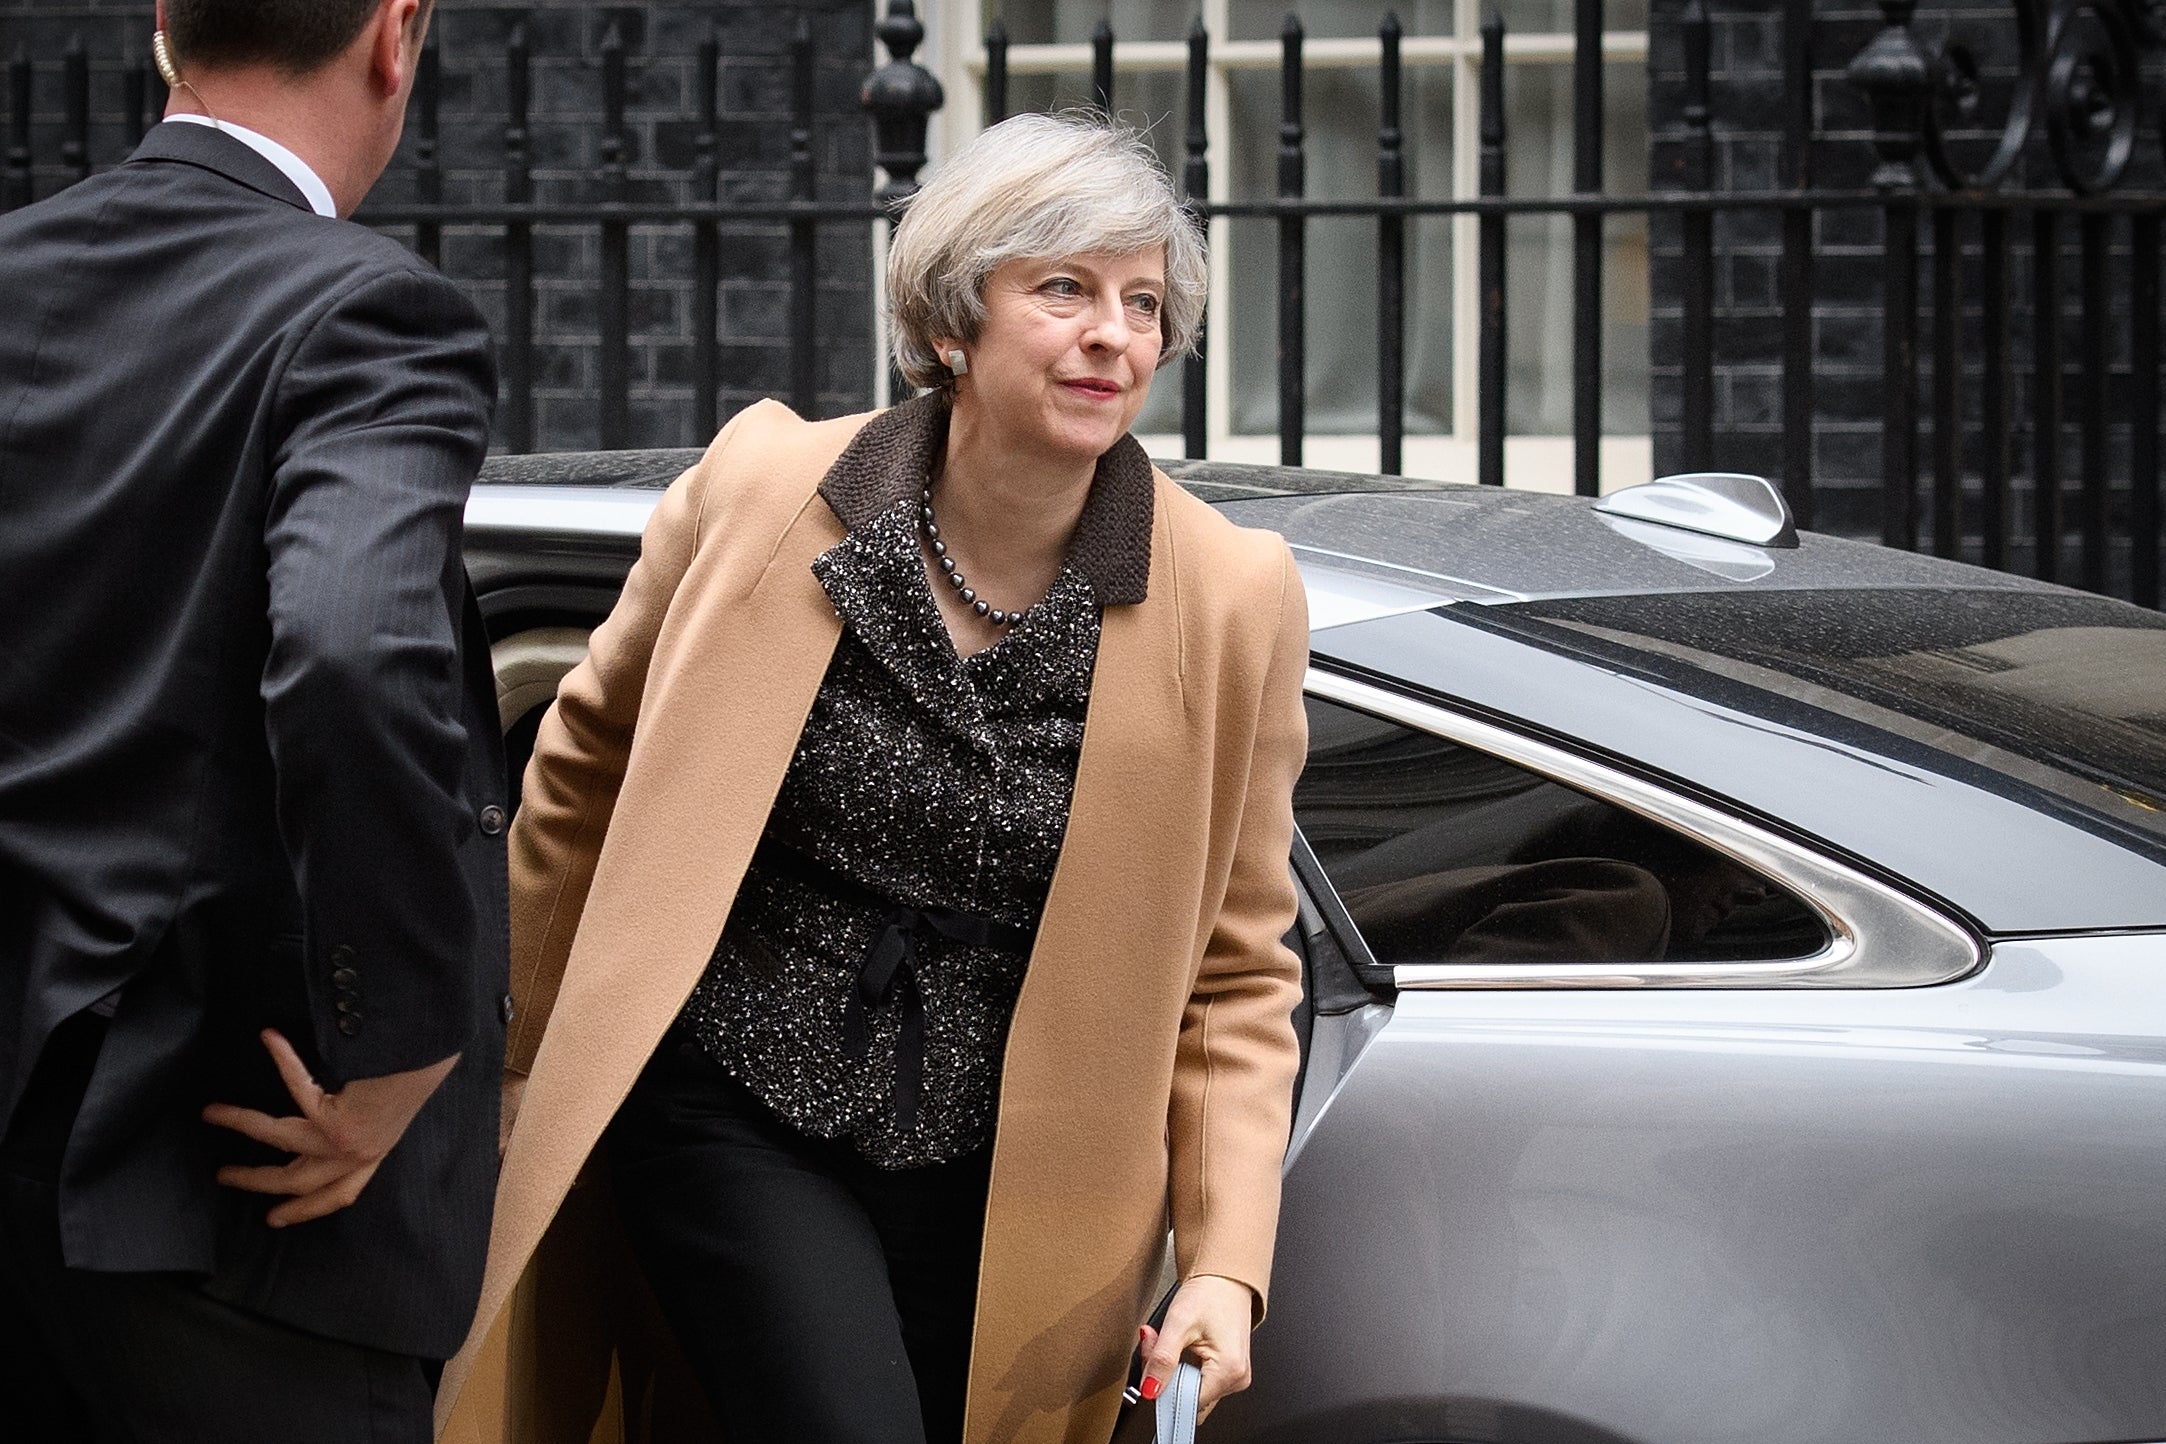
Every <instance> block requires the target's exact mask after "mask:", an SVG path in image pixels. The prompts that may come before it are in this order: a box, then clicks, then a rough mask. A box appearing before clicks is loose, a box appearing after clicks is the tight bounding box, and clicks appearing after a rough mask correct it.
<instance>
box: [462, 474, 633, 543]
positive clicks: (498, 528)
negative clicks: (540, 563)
mask: <svg viewBox="0 0 2166 1444" xmlns="http://www.w3.org/2000/svg"><path fill="white" fill-rule="evenodd" d="M661 500H662V493H661V492H659V491H650V490H646V489H644V488H634V487H613V486H530V485H525V484H516V483H505V482H481V483H477V484H476V485H475V487H474V489H473V491H472V493H471V494H470V495H469V496H468V497H467V500H466V529H467V531H468V532H469V533H472V534H474V535H475V536H477V537H479V536H482V535H486V534H488V533H491V532H495V533H504V534H515V535H520V536H529V537H532V536H542V537H569V538H591V537H615V538H619V539H628V540H632V541H637V540H638V539H639V537H640V534H641V533H642V532H644V531H645V530H646V529H647V518H648V517H649V516H651V515H653V513H654V508H655V506H656V505H657V504H658V503H659V502H660V501H661Z"/></svg>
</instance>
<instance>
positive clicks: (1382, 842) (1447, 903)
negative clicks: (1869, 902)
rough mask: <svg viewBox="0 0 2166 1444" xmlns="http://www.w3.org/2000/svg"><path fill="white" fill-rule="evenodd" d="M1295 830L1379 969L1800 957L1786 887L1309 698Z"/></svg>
mask: <svg viewBox="0 0 2166 1444" xmlns="http://www.w3.org/2000/svg"><path fill="white" fill-rule="evenodd" d="M1308 708H1309V736H1310V747H1309V761H1308V768H1307V770H1306V772H1305V773H1304V774H1303V776H1302V779H1301V783H1300V786H1299V787H1298V788H1297V789H1296V791H1295V794H1294V809H1295V814H1296V817H1297V819H1298V821H1299V823H1300V825H1301V829H1302V832H1303V834H1304V835H1305V836H1306V837H1307V838H1308V840H1309V843H1310V845H1311V846H1312V847H1313V848H1314V849H1315V852H1316V856H1317V860H1318V862H1319V863H1320V864H1321V865H1322V867H1323V869H1324V872H1325V875H1326V876H1327V877H1328V878H1329V879H1330V881H1331V884H1332V886H1333V888H1334V889H1335V890H1336V891H1337V892H1338V894H1339V898H1340V900H1341V901H1342V902H1343V903H1344V904H1345V905H1346V909H1347V913H1348V915H1349V916H1350V917H1351V918H1352V919H1353V921H1354V924H1355V926H1356V927H1357V928H1359V929H1360V930H1361V934H1362V937H1363V939H1364V940H1365V941H1366V942H1367V943H1368V944H1369V949H1370V951H1371V952H1372V953H1373V954H1374V955H1375V957H1376V959H1377V961H1378V962H1380V963H1383V964H1386V965H1388V966H1397V965H1401V964H1424V963H1608V962H1614V963H1645V962H1662V961H1701V960H1716V959H1740V960H1745V959H1749V960H1762V959H1772V958H1789V957H1805V956H1809V955H1810V954H1812V953H1815V952H1817V951H1819V950H1820V949H1821V948H1822V947H1824V946H1825V945H1826V943H1827V941H1828V938H1827V933H1826V930H1825V928H1824V926H1823V925H1822V924H1821V922H1820V921H1819V919H1818V917H1817V916H1816V915H1815V914H1814V913H1813V912H1812V910H1811V909H1809V908H1808V907H1806V906H1805V904H1804V903H1803V902H1801V901H1800V900H1799V899H1798V898H1797V897H1796V896H1795V895H1794V894H1792V893H1790V892H1789V891H1787V890H1786V889H1784V888H1783V887H1781V886H1780V885H1779V884H1777V883H1776V882H1774V881H1773V880H1771V879H1769V878H1766V877H1764V876H1762V875H1760V874H1759V873H1757V872H1755V871H1754V870H1752V869H1750V868H1747V867H1745V866H1743V865H1742V864H1740V863H1738V862H1736V861H1735V860H1733V859H1731V858H1729V857H1727V856H1725V855H1723V854H1721V853H1719V852H1716V851H1715V850H1714V849H1712V848H1709V847H1706V846H1704V845H1703V844H1701V843H1699V842H1697V841H1696V840H1694V839H1692V838H1689V837H1685V836H1683V835H1681V834H1679V833H1676V832H1674V831H1672V830H1670V829H1669V828H1667V827H1664V826H1662V825H1660V824H1657V823H1653V822H1650V821H1648V820H1647V819H1645V818H1642V817H1640V816H1638V815H1637V814H1635V813H1631V812H1627V811H1625V810H1624V809H1622V808H1619V807H1615V806H1612V805H1610V804H1609V803H1606V802H1604V801H1602V800H1601V799H1599V798H1595V797H1591V796H1588V795H1587V794H1585V793H1582V792H1579V791H1577V790H1575V789H1573V788H1570V787H1566V786H1564V785H1562V784H1561V783H1557V782H1552V781H1550V780H1549V779H1547V778H1545V777H1541V776H1539V775H1537V774H1534V773H1531V772H1528V771H1526V770H1525V769H1524V768H1521V767H1519V766H1517V765H1515V764H1513V763H1510V762H1506V761H1504V760H1502V759H1500V758H1497V757H1493V756H1490V755H1489V754H1487V753H1484V752H1480V751H1477V750H1475V749H1473V748H1469V747H1463V746H1460V745H1459V744H1457V743H1454V742H1450V741H1447V740H1445V739H1443V738H1440V737H1436V736H1433V735H1430V734H1428V733H1424V732H1418V731H1415V730H1414V729H1412V728H1408V727H1405V726H1402V725H1400V724H1398V723H1395V722H1388V721H1384V720H1382V719H1380V718H1376V717H1372V716H1369V715H1368V714H1366V713H1363V712H1358V711H1355V710H1353V709H1352V708H1348V707H1343V706H1340V705H1338V704H1336V703H1332V702H1326V701H1322V700H1320V699H1316V698H1310V699H1309V701H1308Z"/></svg>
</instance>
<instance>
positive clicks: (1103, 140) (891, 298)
mask: <svg viewBox="0 0 2166 1444" xmlns="http://www.w3.org/2000/svg"><path fill="white" fill-rule="evenodd" d="M1153 247H1157V248H1159V249H1161V250H1163V252H1164V253H1165V258H1166V297H1165V305H1164V308H1163V310H1162V311H1161V312H1160V319H1159V328H1160V336H1161V338H1162V341H1161V349H1160V351H1159V353H1158V364H1159V365H1161V366H1163V365H1165V364H1166V363H1167V362H1168V361H1171V360H1172V359H1173V358H1175V357H1176V356H1185V355H1187V354H1188V353H1189V352H1190V351H1191V350H1192V349H1193V348H1194V346H1195V344H1196V328H1197V325H1198V324H1199V323H1200V322H1201V320H1202V319H1203V300H1204V292H1205V288H1206V286H1207V284H1208V279H1209V270H1208V266H1207V263H1206V261H1205V258H1204V246H1203V238H1202V237H1201V236H1200V235H1199V234H1198V233H1197V229H1196V225H1195V222H1194V221H1193V220H1191V219H1190V217H1189V214H1188V212H1187V211H1185V210H1184V209H1182V207H1181V203H1180V200H1179V199H1178V198H1177V197H1176V196H1175V195H1174V193H1173V183H1172V181H1170V180H1169V179H1168V178H1167V176H1166V169H1165V167H1164V166H1163V165H1161V164H1159V160H1158V157H1157V155H1156V154H1154V153H1153V152H1152V150H1151V148H1150V145H1149V144H1148V143H1147V142H1146V141H1145V140H1144V139H1143V137H1142V136H1141V135H1139V134H1137V133H1136V132H1135V131H1133V130H1130V129H1129V128H1128V127H1126V126H1123V125H1117V124H1113V123H1110V122H1108V121H1106V120H1105V119H1103V118H1102V117H1100V116H1099V115H1097V114H1096V113H1095V112H1091V111H1083V112H1078V113H1074V114H1066V115H1016V116H1011V117H1009V118H1008V119H1006V120H1004V121H1002V122H1000V124H998V125H996V126H993V127H991V128H990V129H988V130H985V131H982V132H980V133H979V134H978V135H977V136H976V137H975V138H974V139H972V140H971V141H970V142H969V143H968V144H967V145H965V146H964V147H963V148H962V149H961V150H958V151H956V152H955V154H953V155H951V156H949V157H948V158H947V161H946V163H945V164H943V165H942V166H941V167H940V170H939V173H938V174H936V175H935V176H934V177H933V178H932V180H931V181H930V182H928V183H927V184H926V186H925V188H924V189H923V190H921V191H919V192H918V193H917V195H916V196H914V197H913V198H912V199H911V201H910V204H909V209H908V210H907V211H906V212H905V213H904V215H903V218H902V221H901V222H900V224H898V225H897V226H896V227H895V238H894V240H893V242H892V243H891V244H890V245H889V246H888V253H887V286H888V306H889V309H890V311H891V313H892V315H893V318H894V333H895V364H896V367H897V368H898V369H899V370H900V371H901V372H902V374H903V379H904V380H906V381H908V382H909V383H910V384H911V385H913V386H940V385H945V384H946V383H947V382H948V381H949V380H951V379H952V378H951V377H950V376H949V373H948V368H947V364H946V362H945V361H944V360H943V359H942V358H941V357H940V356H939V355H938V354H937V352H936V349H935V347H934V344H933V341H934V338H935V337H937V336H955V337H959V338H961V339H962V340H964V341H975V340H977V338H978V332H979V330H980V328H982V327H983V326H984V324H985V281H986V278H987V277H988V276H990V275H992V273H993V272H994V270H996V269H997V268H998V267H1000V266H1001V265H1002V264H1004V263H1005V262H1008V261H1021V260H1049V259H1055V258H1058V257H1061V256H1075V255H1082V254H1084V253H1086V252H1091V251H1103V252H1108V253H1111V254H1114V255H1126V254H1129V253H1130V252H1134V251H1144V250H1150V249H1152V248H1153Z"/></svg>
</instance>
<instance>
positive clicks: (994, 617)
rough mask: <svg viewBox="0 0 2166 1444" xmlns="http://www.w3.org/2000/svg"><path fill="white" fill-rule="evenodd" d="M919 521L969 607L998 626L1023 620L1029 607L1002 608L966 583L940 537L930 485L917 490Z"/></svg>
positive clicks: (935, 556)
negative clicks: (1011, 609)
mask: <svg viewBox="0 0 2166 1444" xmlns="http://www.w3.org/2000/svg"><path fill="white" fill-rule="evenodd" d="M918 522H919V524H920V525H922V526H923V527H924V528H925V540H926V543H927V544H928V545H930V546H931V547H932V549H933V560H934V561H936V562H938V563H939V564H940V575H942V576H944V577H946V578H947V579H948V585H949V586H952V587H954V588H955V591H956V594H957V595H958V596H960V597H961V598H962V599H963V601H964V603H965V604H967V605H968V606H969V608H970V610H972V611H973V612H976V613H977V614H978V615H979V616H981V617H983V618H985V619H986V620H987V621H989V622H991V623H992V624H993V625H994V626H996V627H1012V626H1014V625H1015V624H1016V623H1017V622H1020V621H1022V620H1023V613H1024V612H1027V611H1029V610H1030V608H1029V607H1022V608H1018V609H1017V610H1015V611H1012V612H1011V611H1003V610H1001V609H1000V608H999V607H996V606H994V605H993V604H992V603H991V602H988V601H987V600H985V598H983V597H981V596H979V595H978V592H977V589H976V588H975V587H971V586H967V585H965V583H964V580H963V574H962V573H961V572H960V571H958V570H956V567H955V558H953V557H951V556H949V555H948V544H947V543H946V542H944V541H942V540H941V539H940V524H939V523H938V522H935V521H934V520H933V489H932V488H931V487H929V486H928V487H924V488H922V489H921V490H920V491H919V492H918Z"/></svg>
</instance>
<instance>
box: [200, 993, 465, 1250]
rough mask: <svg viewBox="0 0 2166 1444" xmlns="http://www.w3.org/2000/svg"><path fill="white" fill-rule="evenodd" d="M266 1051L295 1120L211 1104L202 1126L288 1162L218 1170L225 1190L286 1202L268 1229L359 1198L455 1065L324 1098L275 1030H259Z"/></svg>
mask: <svg viewBox="0 0 2166 1444" xmlns="http://www.w3.org/2000/svg"><path fill="white" fill-rule="evenodd" d="M263 1046H264V1047H265V1048H267V1049H269V1050H270V1054H271V1061H272V1062H273V1063H276V1064H277V1065H278V1075H279V1077H281V1078H283V1079H285V1080H286V1091H287V1092H289V1093H291V1094H292V1095H293V1101H294V1103H295V1104H296V1105H297V1106H298V1107H299V1108H300V1110H301V1113H300V1116H299V1117H291V1116H288V1117H284V1118H273V1117H272V1116H271V1115H270V1114H268V1113H258V1112H257V1111H256V1110H255V1109H253V1108H236V1107H234V1106H233V1105H232V1104H230V1103H213V1104H211V1105H210V1106H209V1107H208V1108H205V1109H204V1110H203V1121H204V1122H205V1123H212V1124H216V1125H217V1126H218V1127H220V1128H230V1129H232V1130H233V1131H234V1132H235V1133H238V1134H241V1135H242V1136H243V1137H246V1138H253V1139H254V1140H255V1141H256V1142H258V1143H261V1144H264V1145H266V1146H268V1147H271V1148H276V1149H280V1150H282V1151H284V1152H287V1153H290V1154H292V1155H293V1157H292V1158H291V1159H290V1160H288V1161H287V1162H285V1163H281V1164H276V1165H266V1166H263V1167H258V1168H243V1167H238V1166H233V1167H227V1168H221V1169H219V1170H218V1181H219V1182H220V1183H223V1184H225V1185H226V1186H227V1187H229V1188H241V1189H246V1190H247V1191H248V1192H250V1193H275V1194H283V1195H285V1196H286V1202H284V1203H281V1204H279V1205H278V1206H277V1207H276V1208H273V1209H272V1210H271V1212H270V1215H269V1217H268V1218H267V1219H266V1220H265V1221H266V1222H267V1223H269V1224H270V1226H271V1227H272V1228H284V1227H285V1226H286V1225H288V1224H291V1223H306V1222H308V1221H309V1220H310V1219H312V1218H322V1217H323V1216H324V1215H326V1214H331V1213H336V1212H338V1211H339V1210H340V1209H342V1208H345V1207H347V1206H348V1205H350V1204H351V1203H352V1202H353V1201H354V1200H355V1199H357V1198H359V1197H360V1196H361V1190H362V1189H364V1188H366V1187H367V1186H368V1181H369V1180H370V1179H371V1178H374V1177H375V1176H376V1169H377V1166H378V1165H380V1164H381V1163H382V1162H383V1161H384V1156H385V1155H386V1154H388V1153H390V1152H391V1149H392V1147H393V1146H394V1145H395V1144H397V1142H398V1141H399V1139H400V1138H401V1137H402V1136H403V1135H404V1134H405V1132H406V1125H408V1124H409V1123H412V1122H413V1121H414V1115H415V1114H417V1113H419V1112H420V1111H421V1105H422V1104H424V1103H426V1102H428V1101H429V1095H430V1094H432V1093H434V1092H435V1091H436V1087H437V1085H438V1084H440V1083H442V1082H443V1081H444V1078H445V1076H446V1075H447V1074H449V1073H450V1072H451V1070H452V1067H453V1066H454V1065H455V1064H457V1063H458V1061H459V1055H458V1054H456V1053H454V1054H452V1055H451V1056H450V1057H449V1058H446V1059H444V1060H443V1061H442V1062H441V1063H431V1064H430V1065H429V1066H428V1067H426V1068H416V1069H414V1070H413V1071H412V1072H410V1073H387V1074H385V1075H384V1076H383V1077H381V1078H356V1079H355V1080H354V1081H353V1082H351V1083H348V1084H347V1085H346V1086H345V1087H344V1088H342V1089H340V1090H339V1091H338V1092H336V1093H326V1092H324V1091H323V1089H322V1087H321V1086H319V1085H318V1084H317V1082H316V1080H315V1079H314V1078H311V1077H310V1076H309V1074H308V1068H307V1066H306V1065H304V1064H303V1063H302V1062H301V1055H300V1054H298V1053H296V1052H294V1051H293V1045H292V1044H291V1043H289V1042H287V1041H286V1039H285V1037H284V1036H283V1035H282V1034H280V1033H279V1032H278V1031H277V1030H275V1029H271V1028H266V1029H264V1030H263Z"/></svg>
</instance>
